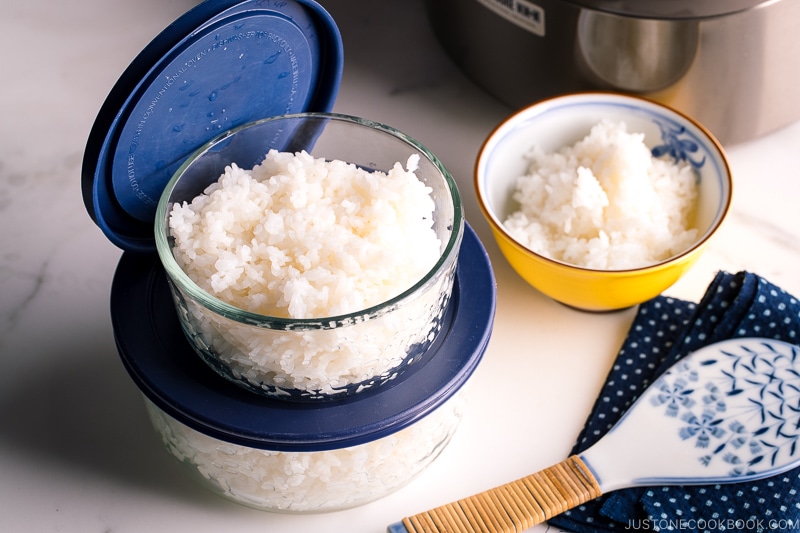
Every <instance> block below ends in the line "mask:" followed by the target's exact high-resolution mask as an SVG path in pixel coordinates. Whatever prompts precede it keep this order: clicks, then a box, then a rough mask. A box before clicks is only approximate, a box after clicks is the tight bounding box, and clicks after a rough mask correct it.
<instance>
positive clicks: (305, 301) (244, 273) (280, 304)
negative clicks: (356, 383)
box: [169, 150, 441, 318]
mask: <svg viewBox="0 0 800 533" xmlns="http://www.w3.org/2000/svg"><path fill="white" fill-rule="evenodd" d="M418 161H419V156H418V155H414V156H412V157H411V158H409V161H408V163H407V169H403V167H402V166H401V165H400V163H396V164H395V166H394V168H392V169H391V170H390V171H389V172H388V173H383V172H367V171H366V170H363V169H360V168H358V167H356V166H355V165H353V164H349V163H345V162H343V161H338V160H334V161H326V160H324V159H321V158H314V157H312V156H311V155H309V154H308V153H306V152H299V153H296V154H293V153H287V152H277V151H275V150H271V151H270V152H269V153H268V154H267V156H266V158H265V159H264V161H263V163H262V164H260V165H258V166H256V167H255V168H253V169H252V170H244V169H241V168H239V167H238V166H236V165H231V166H229V167H228V168H226V170H225V173H224V174H223V175H222V176H221V177H220V178H219V180H218V181H217V182H215V183H213V184H212V185H211V186H209V187H208V188H207V189H206V190H205V191H204V193H203V194H201V195H199V196H197V197H196V198H195V199H194V200H193V201H192V202H191V203H183V204H175V205H174V206H173V207H172V211H171V213H170V218H169V227H170V231H171V234H172V237H174V239H175V244H174V247H173V255H174V256H175V259H176V260H177V262H178V264H179V265H180V266H181V267H182V268H183V270H184V272H186V274H187V275H188V276H189V277H190V278H191V279H192V281H194V282H195V283H197V284H198V285H199V286H200V287H201V288H203V289H204V290H206V291H207V292H209V293H211V294H213V295H215V296H216V297H218V298H219V299H220V300H222V301H224V302H227V303H229V304H231V305H234V306H236V307H239V308H240V309H245V310H248V311H252V312H254V313H258V314H261V315H270V316H279V317H290V318H320V317H327V316H336V315H344V314H349V313H353V312H356V311H360V310H362V309H366V308H368V307H371V306H374V305H377V304H380V303H382V302H384V301H386V300H388V299H390V298H392V297H394V296H397V295H398V294H400V293H402V292H403V291H404V290H406V289H408V288H409V287H411V286H412V285H413V284H414V283H416V282H417V281H418V280H419V279H420V278H422V277H423V276H424V275H425V274H426V273H427V272H428V271H429V270H430V269H431V268H432V267H433V265H435V264H436V261H437V260H438V259H439V252H440V246H441V243H440V242H439V239H438V237H437V235H436V232H435V231H434V230H433V210H434V207H435V206H434V202H433V200H432V198H431V196H430V188H428V187H426V186H425V184H423V183H422V182H421V181H420V180H419V179H418V178H417V176H416V175H415V174H414V171H415V170H416V167H417V164H418Z"/></svg>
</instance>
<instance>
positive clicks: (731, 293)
mask: <svg viewBox="0 0 800 533" xmlns="http://www.w3.org/2000/svg"><path fill="white" fill-rule="evenodd" d="M736 337H766V338H774V339H779V340H783V341H786V342H790V343H793V344H800V301H798V300H797V299H796V298H794V297H793V296H792V295H790V294H788V293H786V292H785V291H783V290H782V289H780V288H779V287H777V286H775V285H773V284H771V283H770V282H768V281H767V280H765V279H763V278H761V277H759V276H757V275H755V274H752V273H748V272H740V273H738V274H729V273H726V272H720V273H718V274H717V275H716V277H715V278H714V281H713V282H712V283H711V285H710V286H709V288H708V290H707V291H706V294H705V296H704V297H703V299H702V300H701V301H700V303H699V304H695V303H692V302H686V301H683V300H678V299H675V298H668V297H665V296H659V297H657V298H655V299H653V300H651V301H649V302H646V303H644V304H641V305H640V307H639V310H638V313H637V315H636V318H635V319H634V322H633V324H632V326H631V330H630V331H629V333H628V337H627V338H626V339H625V342H624V344H623V346H622V349H621V350H620V352H619V354H618V356H617V359H616V362H615V364H614V366H613V368H612V370H611V372H610V373H609V376H608V378H607V380H606V383H605V385H604V387H603V389H602V391H601V394H600V396H599V398H598V400H597V402H596V404H595V407H594V409H593V411H592V414H591V415H590V416H589V419H588V421H587V423H586V425H585V427H584V429H583V431H582V433H581V434H580V435H579V437H578V441H577V444H576V445H575V448H574V449H573V453H577V452H580V451H581V450H584V449H586V448H588V447H589V446H591V445H592V444H593V443H594V442H596V441H597V440H598V439H599V438H600V437H602V436H603V435H604V434H605V433H606V432H607V431H608V430H609V429H610V428H611V426H613V425H614V424H615V423H616V422H617V420H618V419H619V418H620V417H621V416H622V414H623V413H624V412H625V411H626V410H627V409H628V408H629V407H630V405H631V404H632V403H633V402H634V401H635V400H636V398H637V397H638V396H639V395H640V394H641V392H642V391H644V389H645V388H646V387H647V386H648V385H649V384H650V383H652V382H653V381H654V380H655V379H656V378H657V377H658V376H659V375H661V374H662V373H663V372H664V371H665V370H667V369H668V368H669V367H671V366H672V365H673V364H674V363H675V362H677V361H678V360H679V359H681V358H682V357H684V356H686V355H687V354H689V353H691V352H693V351H695V350H697V349H699V348H701V347H703V346H706V345H708V344H712V343H714V342H718V341H721V340H725V339H730V338H736ZM798 421H800V415H798ZM550 524H552V525H554V526H556V527H558V528H560V529H563V530H565V531H575V532H580V533H594V532H602V531H636V530H640V531H646V530H651V531H701V532H718V531H737V532H738V531H747V532H750V531H753V532H765V531H774V532H788V531H795V532H800V468H796V469H794V470H790V471H788V472H786V473H784V474H780V475H777V476H774V477H772V478H768V479H763V480H759V481H752V482H746V483H733V484H725V485H714V486H711V485H709V486H692V487H688V486H687V487H652V488H644V489H642V488H635V489H624V490H620V491H616V492H612V493H609V494H606V495H604V496H602V497H601V498H598V499H597V500H594V501H592V502H589V503H587V504H585V505H582V506H580V507H578V508H576V509H573V510H571V511H568V512H566V513H564V514H562V515H560V516H558V517H555V518H553V519H551V520H550Z"/></svg>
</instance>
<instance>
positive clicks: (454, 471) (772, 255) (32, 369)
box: [0, 0, 800, 533]
mask: <svg viewBox="0 0 800 533" xmlns="http://www.w3.org/2000/svg"><path fill="white" fill-rule="evenodd" d="M192 4H193V2H192V1H191V0H169V1H161V0H139V1H137V2H124V1H122V0H105V1H101V0H81V1H75V2H50V3H48V4H47V6H46V7H43V5H42V4H41V3H37V2H26V1H24V0H7V1H4V2H3V3H2V4H1V5H0V30H1V31H0V34H2V35H3V37H4V39H3V41H4V51H3V54H2V55H0V72H1V73H2V80H3V81H2V83H0V106H2V116H3V117H5V118H4V120H3V124H2V127H0V243H1V246H2V247H1V248H0V357H1V358H0V361H1V362H2V371H0V530H2V531H8V532H18V531H19V532H21V531H25V532H33V533H38V532H55V531H61V532H70V533H71V532H75V533H78V532H80V533H91V532H98V533H101V532H111V531H113V532H115V533H121V532H125V531H130V532H141V531H150V532H159V531H170V532H182V531H192V532H193V533H204V532H215V533H216V532H219V531H236V532H237V533H247V532H259V533H261V532H265V531H269V532H280V531H292V532H295V533H302V532H309V533H310V532H317V531H336V532H339V531H348V532H351V533H360V532H364V533H366V532H372V533H377V532H381V531H384V528H385V527H386V525H387V524H389V523H391V522H394V521H396V520H397V519H399V518H402V517H403V516H405V515H408V514H413V513H415V512H419V511H423V510H426V509H428V508H430V507H433V506H435V505H439V504H442V503H447V502H449V501H452V500H456V499H459V498H461V497H464V496H468V495H470V494H473V493H475V492H479V491H481V490H484V489H488V488H491V487H494V486H496V485H499V484H502V483H505V482H507V481H511V480H513V479H517V478H519V477H521V476H523V475H526V474H529V473H532V472H535V471H538V470H540V469H542V468H544V467H547V466H550V465H552V464H554V463H556V462H558V461H561V460H562V459H564V458H565V457H566V454H567V453H568V451H569V450H570V448H571V446H572V444H573V441H574V439H575V437H576V435H577V433H578V431H579V430H580V428H581V426H582V424H583V421H584V419H585V417H586V415H587V414H588V412H589V410H590V408H591V406H592V403H593V402H594V398H595V396H596V395H597V392H598V390H599V388H600V386H601V384H602V382H603V380H604V377H605V375H606V373H607V371H608V370H609V367H610V364H611V361H612V359H613V357H614V355H615V353H616V351H617V349H618V347H619V345H620V343H621V342H622V339H623V338H624V336H625V334H626V331H627V329H628V327H629V325H630V322H631V320H632V319H633V317H634V314H635V309H629V310H625V311H621V312H616V313H609V314H587V313H582V312H579V311H575V310H572V309H568V308H566V307H563V306H561V305H559V304H556V303H554V302H552V301H550V300H548V299H546V298H545V297H543V296H542V295H541V294H539V293H538V292H537V291H535V290H534V289H532V288H531V287H529V286H528V285H526V284H525V283H524V282H523V281H522V279H521V278H519V277H518V276H517V275H516V274H515V273H514V272H513V271H512V270H511V269H510V267H509V266H508V265H507V263H505V261H504V260H503V259H502V257H501V256H500V253H499V251H498V249H497V248H496V246H495V245H494V242H493V241H492V240H491V237H490V235H489V230H488V226H487V225H486V224H485V222H484V221H483V219H482V218H481V216H480V213H479V211H478V208H477V204H476V202H475V199H474V193H473V189H472V167H473V163H474V159H475V155H476V153H477V150H478V147H479V146H480V144H481V142H482V141H483V139H484V138H485V137H486V135H487V134H488V133H489V131H490V130H491V129H492V128H493V126H494V125H496V124H497V123H498V122H499V121H500V120H501V119H503V118H504V117H505V116H506V115H508V114H509V113H510V112H511V110H510V109H509V108H506V107H505V106H503V105H501V104H499V103H498V102H497V101H495V100H494V99H493V98H491V97H490V96H489V95H487V94H485V93H484V92H482V91H481V90H480V89H479V88H478V87H477V86H475V85H474V84H473V83H472V82H470V81H469V80H468V79H466V78H465V77H464V76H463V75H462V74H461V72H460V71H458V70H457V69H456V67H455V66H454V65H453V64H452V63H451V62H450V61H449V60H448V58H447V57H446V56H445V55H444V53H443V52H442V51H441V49H440V47H439V46H438V44H437V42H436V41H435V38H434V35H433V34H432V33H431V30H430V29H429V27H428V25H427V22H426V20H425V16H424V12H423V8H422V4H421V2H420V1H418V0H414V1H400V0H392V1H384V2H369V1H367V0H360V1H352V0H351V1H349V2H347V1H345V0H330V1H327V2H323V4H324V5H326V7H327V8H328V9H329V11H330V12H331V13H332V14H333V16H334V18H335V19H336V20H337V23H338V25H339V27H340V29H341V31H342V34H343V38H344V43H345V57H346V59H345V69H344V79H343V81H342V86H341V89H340V93H339V98H338V101H337V104H336V107H335V111H338V112H341V113H347V114H354V115H359V116H363V117H366V118H370V119H374V120H377V121H380V122H384V123H387V124H390V125H392V126H394V127H396V128H398V129H399V130H401V131H404V132H406V133H408V134H410V135H412V136H414V137H416V138H417V139H419V140H420V141H421V142H423V143H424V144H426V145H427V146H428V147H429V148H430V149H431V150H432V151H433V152H434V153H435V154H437V155H438V156H439V157H440V159H442V161H443V162H444V164H445V165H446V166H447V167H448V168H449V169H450V171H451V172H452V174H453V175H454V176H455V177H456V179H457V181H458V182H459V185H460V188H461V190H462V193H463V195H464V198H465V204H466V213H467V219H468V220H469V222H470V223H471V224H472V225H473V227H474V228H475V229H476V231H477V232H478V234H479V236H480V237H481V239H482V240H483V242H484V244H485V245H486V247H487V249H488V251H489V254H490V256H491V258H492V261H493V266H494V269H495V274H496V277H497V283H498V306H497V315H496V323H495V328H494V333H493V337H492V340H491V343H490V345H489V348H488V350H487V352H486V356H485V358H484V361H483V362H482V364H481V366H480V367H479V369H478V370H477V372H476V374H475V375H474V378H473V382H472V388H471V390H470V396H469V401H470V403H469V409H468V411H467V414H466V417H465V419H464V421H463V423H462V425H461V428H460V429H459V431H458V433H457V434H456V436H455V437H454V439H453V441H452V442H451V444H450V446H449V447H448V448H447V449H446V450H445V452H444V453H443V454H442V455H441V457H440V458H439V459H438V460H437V461H436V462H435V463H434V464H433V465H432V466H431V467H430V468H429V469H428V470H426V471H425V472H424V473H423V474H422V475H421V476H420V477H418V478H417V479H416V480H414V481H413V482H412V483H411V484H409V485H407V486H406V487H405V488H403V489H401V490H399V491H398V492H396V493H394V494H392V495H390V496H388V497H386V498H384V499H381V500H379V501H376V502H374V503H371V504H368V505H364V506H361V507H358V508H355V509H352V510H348V511H342V512H337V513H330V514H319V515H306V516H295V515H282V514H271V513H265V512H260V511H255V510H251V509H248V508H245V507H242V506H239V505H236V504H234V503H230V502H228V501H226V500H223V499H222V498H219V497H217V496H214V495H213V494H211V493H210V492H207V491H206V490H205V489H203V488H201V487H199V486H197V485H195V484H194V482H193V481H191V480H190V479H188V478H187V477H186V476H184V475H183V472H182V471H181V470H180V468H179V465H178V464H177V463H176V462H175V461H173V459H172V458H171V457H170V456H168V455H167V453H166V452H165V450H164V448H163V446H162V445H161V443H160V442H159V440H158V438H157V437H156V436H155V434H154V432H153V431H152V429H151V427H150V424H149V422H148V420H147V418H146V415H145V411H144V406H143V402H142V399H141V396H140V394H139V392H138V390H137V389H136V387H135V385H134V384H133V383H132V382H131V380H130V379H129V377H128V375H127V374H126V372H125V370H124V369H123V367H122V364H121V363H120V360H119V358H118V357H117V353H116V348H115V345H114V339H113V335H112V329H111V321H110V316H109V291H110V287H111V279H112V276H113V273H114V269H115V267H116V264H117V262H118V261H119V258H120V254H121V252H120V250H118V249H117V248H115V247H114V246H113V245H112V244H111V243H109V242H108V240H106V238H105V237H104V236H103V234H102V233H101V232H100V230H99V229H98V228H97V227H96V226H95V225H94V224H93V222H92V221H91V220H90V218H89V216H88V215H87V213H86V210H85V209H84V206H83V203H82V199H81V191H80V168H81V158H82V155H83V149H84V145H85V142H86V138H87V135H88V133H89V130H90V128H91V126H92V123H93V121H94V118H95V115H96V113H97V111H98V110H99V108H100V105H101V104H102V102H103V100H104V99H105V97H106V95H107V93H108V91H109V89H110V88H111V86H112V85H113V84H114V82H115V81H116V79H117V77H118V76H119V74H120V73H121V72H122V70H123V69H124V67H125V66H126V65H127V64H128V62H129V61H130V60H131V59H133V57H134V56H135V55H136V54H137V53H138V52H139V50H141V48H142V47H143V46H144V45H146V44H147V43H148V42H149V41H150V39H151V38H152V37H153V36H155V35H156V34H157V33H158V32H159V31H160V30H161V29H162V28H164V27H165V26H166V25H167V24H168V23H169V22H171V21H172V20H174V19H175V18H176V17H178V16H179V15H180V14H181V13H183V12H184V11H186V10H188V9H189V8H190V7H191V6H192ZM728 154H729V157H730V163H731V165H732V168H733V173H734V179H735V194H734V202H733V206H732V210H731V212H730V216H729V218H728V220H727V222H726V224H725V226H724V227H723V229H722V230H721V231H720V232H719V234H718V235H717V236H716V237H715V238H714V239H713V241H712V243H711V245H710V247H709V249H708V251H707V252H706V253H705V255H704V256H703V257H702V258H701V260H700V261H699V263H698V264H697V265H696V266H695V268H694V269H692V270H691V271H690V272H689V273H688V274H687V275H686V276H685V278H683V279H682V280H681V281H679V282H678V283H677V284H676V285H675V286H673V287H672V288H670V289H669V290H668V294H670V295H673V296H676V297H679V298H684V299H688V300H693V301H697V300H699V299H700V297H701V296H702V295H703V292H704V291H705V288H706V287H707V285H708V283H709V282H710V281H711V279H712V277H713V276H714V274H715V273H716V272H717V271H718V270H727V271H729V272H736V271H739V270H749V271H752V272H755V273H758V274H760V275H762V276H764V277H766V278H767V279H769V280H770V281H772V282H774V283H776V284H778V285H779V286H781V287H783V288H784V289H786V290H788V291H789V292H791V293H793V294H796V295H798V294H800V274H798V272H799V271H798V265H800V209H798V205H797V203H798V200H800V170H798V169H800V123H795V124H793V125H791V126H789V127H787V128H784V129H782V130H781V131H778V132H775V133H772V134H770V135H768V136H766V137H763V138H760V139H757V140H754V141H751V142H747V143H744V144H740V145H736V146H731V147H728ZM576 369H577V370H576ZM520 376H524V378H523V379H524V381H523V382H522V383H520ZM521 385H522V386H521ZM546 529H547V526H538V527H537V528H535V530H536V531H545V530H546Z"/></svg>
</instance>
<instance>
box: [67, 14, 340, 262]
mask: <svg viewBox="0 0 800 533" xmlns="http://www.w3.org/2000/svg"><path fill="white" fill-rule="evenodd" d="M342 64H343V51H342V40H341V35H340V34H339V30H338V28H337V27H336V24H335V23H334V21H333V19H332V18H331V16H330V15H329V14H328V13H327V12H326V11H325V10H324V9H323V8H322V7H321V6H320V5H319V4H317V3H316V2H314V1H313V0H295V1H285V2H263V1H262V0H208V1H206V2H204V3H202V4H200V5H198V6H197V7H195V8H193V9H192V10H191V11H189V12H187V13H186V14H184V15H183V16H181V17H180V18H179V19H178V20H176V21H175V22H173V23H172V24H171V25H170V26H169V27H167V28H166V29H165V30H164V31H163V32H162V33H161V34H159V35H158V36H157V37H156V38H155V39H154V40H153V41H152V42H151V43H150V44H149V45H148V46H147V47H146V48H145V49H144V50H143V51H142V52H141V53H140V54H139V55H138V56H137V57H136V59H134V60H133V62H132V63H131V64H130V66H128V68H127V69H126V70H125V71H124V73H123V74H122V76H121V77H120V79H119V80H118V81H117V83H116V84H115V85H114V87H113V88H112V90H111V92H110V93H109V95H108V97H107V99H106V101H105V103H104V104H103V106H102V107H101V109H100V112H99V114H98V116H97V118H96V120H95V123H94V126H93V128H92V131H91V133H90V135H89V139H88V141H87V145H86V150H85V153H84V160H83V170H82V189H83V199H84V203H85V205H86V208H87V210H88V211H89V214H90V215H91V217H92V219H93V220H94V221H95V223H96V224H97V225H98V226H99V227H100V228H101V229H102V230H103V232H104V233H105V234H106V236H107V237H108V238H109V239H110V240H111V241H112V242H113V243H114V244H115V245H117V246H119V247H120V248H122V249H123V250H128V251H136V252H150V251H155V242H154V237H153V232H154V230H153V219H154V215H155V210H156V205H157V204H158V200H159V198H160V196H161V192H162V191H163V189H164V187H165V186H166V184H167V182H168V181H169V179H170V177H171V176H172V174H173V173H174V172H175V170H177V168H178V167H179V166H180V164H181V163H182V162H183V161H184V160H185V159H186V158H187V157H188V156H189V155H190V154H191V153H192V152H194V151H195V150H196V149H197V148H199V147H200V146H202V145H203V144H205V143H206V142H208V141H209V140H211V139H212V138H214V137H216V136H217V135H219V134H220V133H222V132H224V131H226V130H228V129H231V128H233V127H236V126H239V125H242V124H245V123H247V122H252V121H253V120H257V119H261V118H265V117H270V116H276V115H283V114H288V113H298V112H305V111H320V112H325V111H330V110H331V109H332V108H333V103H334V101H335V98H336V94H337V92H338V88H339V82H340V81H341V74H342Z"/></svg>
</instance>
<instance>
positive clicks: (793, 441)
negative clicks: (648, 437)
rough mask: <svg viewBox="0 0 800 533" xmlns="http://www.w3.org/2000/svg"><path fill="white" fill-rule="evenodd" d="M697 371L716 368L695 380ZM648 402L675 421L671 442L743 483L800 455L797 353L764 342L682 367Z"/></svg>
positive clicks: (799, 364)
mask: <svg viewBox="0 0 800 533" xmlns="http://www.w3.org/2000/svg"><path fill="white" fill-rule="evenodd" d="M698 366H705V367H708V366H717V367H718V370H719V371H718V372H716V373H714V374H713V375H714V378H713V379H709V380H707V381H705V382H704V381H703V379H701V377H700V376H708V375H711V374H709V373H708V372H699V371H698V370H699V369H698ZM659 381H660V383H659V384H658V386H657V387H655V388H654V390H653V391H652V395H651V398H650V403H651V404H652V405H653V406H655V407H658V408H660V409H663V413H664V415H665V416H667V417H670V418H678V419H679V420H680V421H681V426H680V429H679V436H680V438H681V439H682V440H684V441H689V442H694V445H695V447H696V448H698V449H701V450H703V453H702V454H701V455H700V456H699V457H698V460H699V461H700V462H701V463H702V464H703V465H705V466H709V465H710V464H711V463H712V462H715V461H723V462H725V463H727V464H729V465H730V471H729V474H730V475H733V476H748V475H752V474H753V473H754V468H756V465H761V466H762V467H763V466H765V465H767V464H768V465H770V466H774V465H775V464H776V462H777V461H778V459H779V458H780V457H781V454H788V457H789V458H792V457H794V456H796V455H797V454H798V453H800V446H798V443H799V441H800V348H798V347H797V346H794V345H791V344H787V343H783V342H779V341H770V340H767V339H764V340H763V341H762V342H760V343H758V344H753V343H743V344H740V345H738V346H736V349H735V350H732V349H720V350H718V351H717V352H715V353H714V354H713V355H711V356H709V357H707V358H703V359H698V360H693V361H691V362H683V363H680V364H678V365H677V366H676V367H674V368H673V369H671V370H670V371H669V372H667V373H666V374H664V375H663V376H662V378H661V379H660V380H659Z"/></svg>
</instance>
